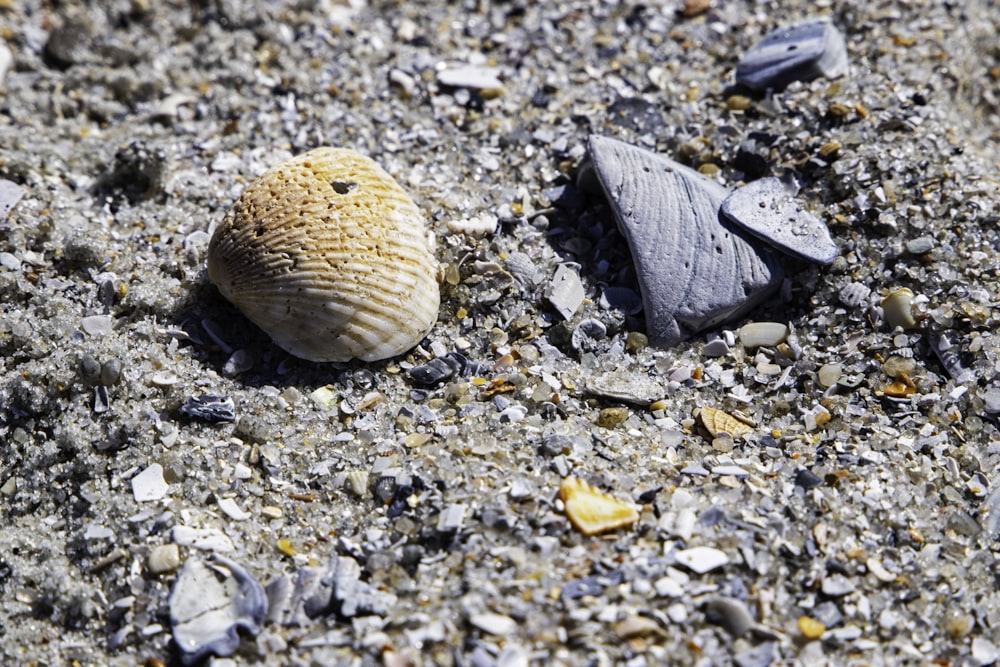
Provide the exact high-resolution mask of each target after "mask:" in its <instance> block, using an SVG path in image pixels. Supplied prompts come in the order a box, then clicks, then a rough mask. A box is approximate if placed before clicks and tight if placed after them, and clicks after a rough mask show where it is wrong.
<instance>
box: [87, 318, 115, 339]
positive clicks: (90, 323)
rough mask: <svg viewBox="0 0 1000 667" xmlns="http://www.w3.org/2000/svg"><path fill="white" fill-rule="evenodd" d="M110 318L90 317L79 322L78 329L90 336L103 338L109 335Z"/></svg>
mask: <svg viewBox="0 0 1000 667" xmlns="http://www.w3.org/2000/svg"><path fill="white" fill-rule="evenodd" d="M111 325H112V321H111V316H109V315H91V316H90V317H85V318H83V319H82V320H80V327H81V328H82V329H83V330H84V331H85V332H87V333H88V334H90V335H91V336H104V335H106V334H109V333H111Z"/></svg>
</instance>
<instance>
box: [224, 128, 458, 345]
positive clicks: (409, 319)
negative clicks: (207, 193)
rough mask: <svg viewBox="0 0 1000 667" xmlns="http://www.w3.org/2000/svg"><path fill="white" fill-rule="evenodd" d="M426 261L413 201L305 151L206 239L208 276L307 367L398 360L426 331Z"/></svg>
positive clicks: (433, 265) (339, 154)
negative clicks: (314, 363)
mask: <svg viewBox="0 0 1000 667" xmlns="http://www.w3.org/2000/svg"><path fill="white" fill-rule="evenodd" d="M437 266H438V265H437V261H436V260H435V259H434V255H433V254H432V252H431V245H430V242H429V239H428V233H427V228H426V226H425V224H424V219H423V216H422V215H421V213H420V210H419V209H418V208H417V206H416V204H414V203H413V200H412V199H410V197H409V196H408V195H407V194H406V192H404V191H403V189H402V188H401V187H400V186H399V184H398V183H396V181H395V180H393V178H392V177H391V176H389V174H387V173H386V172H385V171H383V170H382V168H381V167H379V166H378V165H377V164H375V162H374V161H373V160H371V159H370V158H368V157H365V156H362V155H359V154H358V153H356V152H354V151H352V150H348V149H343V148H339V149H338V148H317V149H314V150H311V151H309V152H307V153H303V154H302V155H299V156H296V157H294V158H291V159H290V160H286V161H285V162H282V163H281V164H279V165H277V166H275V167H273V168H272V169H270V170H269V171H267V172H266V173H264V174H263V175H262V176H261V177H260V178H258V179H257V180H256V181H254V182H253V183H251V184H250V185H249V186H248V187H247V189H246V190H245V191H244V192H243V194H242V196H241V197H240V198H239V200H237V202H236V203H235V204H234V205H233V207H232V208H231V209H230V210H229V212H228V213H227V214H226V216H225V219H224V220H223V221H222V223H221V224H220V225H219V227H218V228H217V229H216V231H215V234H214V235H213V236H212V240H211V242H210V244H209V249H208V275H209V278H211V280H212V282H213V283H215V284H216V286H218V288H219V291H220V292H222V294H223V296H225V297H226V298H227V299H229V301H231V302H232V303H233V304H234V305H236V307H237V308H239V309H240V310H241V311H243V314H244V315H246V316H247V317H248V318H249V319H250V320H251V321H252V322H253V323H254V324H256V325H257V326H259V327H260V328H261V329H263V330H264V331H265V332H266V333H267V334H268V335H269V336H271V338H272V339H273V340H274V342H275V343H277V344H278V345H279V346H281V347H282V348H284V349H285V350H286V351H288V352H290V353H291V354H294V355H295V356H297V357H301V358H303V359H308V360H310V361H348V360H350V359H362V360H365V361H375V360H378V359H386V358H388V357H393V356H396V355H398V354H402V353H403V352H406V351H407V350H409V349H410V348H411V347H413V346H414V345H416V344H417V343H419V342H420V340H421V339H422V338H423V337H424V336H425V335H427V332H428V331H430V329H431V327H432V326H433V325H434V322H436V321H437V315H438V306H439V300H440V292H439V288H438V283H437Z"/></svg>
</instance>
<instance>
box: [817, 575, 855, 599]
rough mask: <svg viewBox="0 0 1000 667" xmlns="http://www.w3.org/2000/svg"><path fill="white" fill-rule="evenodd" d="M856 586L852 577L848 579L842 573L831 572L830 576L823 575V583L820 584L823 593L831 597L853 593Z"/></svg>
mask: <svg viewBox="0 0 1000 667" xmlns="http://www.w3.org/2000/svg"><path fill="white" fill-rule="evenodd" d="M856 587H857V586H856V584H855V582H854V581H853V580H852V579H848V578H847V577H845V576H844V575H842V574H831V575H830V576H828V577H823V583H822V585H821V586H820V588H821V590H822V591H823V595H828V596H830V597H841V596H843V595H847V594H849V593H853V592H854V589H855V588H856Z"/></svg>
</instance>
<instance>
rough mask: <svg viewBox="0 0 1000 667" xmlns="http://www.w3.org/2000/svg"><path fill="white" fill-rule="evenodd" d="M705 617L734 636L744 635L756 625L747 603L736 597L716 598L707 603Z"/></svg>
mask: <svg viewBox="0 0 1000 667" xmlns="http://www.w3.org/2000/svg"><path fill="white" fill-rule="evenodd" d="M705 619H706V620H707V621H708V622H709V623H712V624H713V625H718V626H719V627H721V628H722V629H723V630H725V631H726V632H728V633H729V634H731V635H732V636H733V637H742V636H743V635H745V634H746V633H747V632H748V631H749V630H750V628H752V627H753V625H754V620H753V615H752V614H751V613H750V610H749V609H747V606H746V604H744V603H743V602H742V601H740V600H737V599H735V598H715V599H714V600H709V601H708V602H707V603H705Z"/></svg>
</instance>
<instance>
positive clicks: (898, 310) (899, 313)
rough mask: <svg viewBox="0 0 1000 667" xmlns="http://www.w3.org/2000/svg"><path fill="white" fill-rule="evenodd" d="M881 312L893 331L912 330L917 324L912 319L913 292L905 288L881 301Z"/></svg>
mask: <svg viewBox="0 0 1000 667" xmlns="http://www.w3.org/2000/svg"><path fill="white" fill-rule="evenodd" d="M882 312H884V313H885V321H886V322H888V324H889V326H890V327H892V328H893V329H895V328H896V327H902V328H903V329H912V328H913V327H915V326H916V324H917V320H916V319H914V317H913V292H911V291H910V290H909V289H907V288H906V287H903V288H901V289H898V290H896V291H895V292H892V293H890V294H889V296H887V297H885V298H884V299H882Z"/></svg>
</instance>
